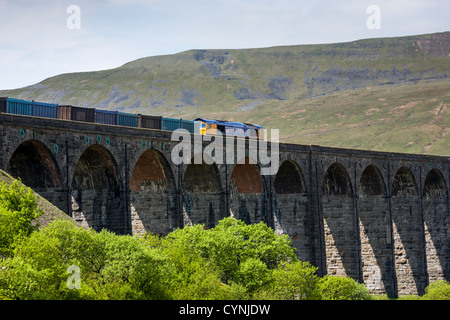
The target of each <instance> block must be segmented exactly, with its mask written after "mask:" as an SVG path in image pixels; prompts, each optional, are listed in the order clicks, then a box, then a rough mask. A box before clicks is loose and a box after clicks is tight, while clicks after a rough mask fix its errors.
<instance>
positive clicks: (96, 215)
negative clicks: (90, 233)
mask: <svg viewBox="0 0 450 320" xmlns="http://www.w3.org/2000/svg"><path fill="white" fill-rule="evenodd" d="M120 186H121V182H120V177H119V170H118V166H117V162H116V160H115V159H114V157H113V156H112V154H111V153H110V152H109V151H108V150H107V149H106V148H105V147H103V146H101V145H98V144H95V145H92V146H89V147H88V148H86V149H85V150H84V152H83V153H82V154H81V156H80V158H79V159H78V162H77V164H76V166H75V170H74V173H73V179H72V184H71V188H72V216H73V217H74V218H75V219H76V220H78V221H79V222H81V223H82V224H84V225H85V226H88V227H92V228H94V229H95V230H101V229H104V228H105V229H108V230H110V231H113V232H116V233H118V234H126V233H128V223H127V217H126V214H125V211H126V210H125V207H124V203H125V199H123V198H124V196H123V194H122V193H121V192H120Z"/></svg>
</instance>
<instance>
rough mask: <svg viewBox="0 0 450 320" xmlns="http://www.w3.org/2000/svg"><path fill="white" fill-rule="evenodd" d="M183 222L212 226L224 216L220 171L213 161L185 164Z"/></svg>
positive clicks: (192, 161)
mask: <svg viewBox="0 0 450 320" xmlns="http://www.w3.org/2000/svg"><path fill="white" fill-rule="evenodd" d="M182 190H183V193H182V206H183V208H182V209H183V223H184V224H185V225H192V224H204V225H205V227H207V228H212V227H214V226H215V225H216V224H217V223H218V221H219V220H221V219H222V218H224V217H225V216H226V212H225V211H226V209H225V208H226V206H225V199H224V197H223V196H222V183H221V180H220V172H219V169H218V167H217V165H216V164H215V163H212V164H210V165H208V164H206V163H205V162H204V161H203V160H202V163H201V164H195V163H194V159H192V160H191V163H190V164H188V165H187V167H186V170H185V172H184V176H183V181H182Z"/></svg>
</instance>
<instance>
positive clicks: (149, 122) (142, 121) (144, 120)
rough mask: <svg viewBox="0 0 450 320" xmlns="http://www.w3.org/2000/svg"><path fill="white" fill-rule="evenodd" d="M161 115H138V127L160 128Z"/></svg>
mask: <svg viewBox="0 0 450 320" xmlns="http://www.w3.org/2000/svg"><path fill="white" fill-rule="evenodd" d="M161 119H162V117H156V116H146V115H143V114H140V115H139V128H145V129H157V130H161Z"/></svg>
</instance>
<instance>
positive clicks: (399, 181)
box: [392, 166, 417, 196]
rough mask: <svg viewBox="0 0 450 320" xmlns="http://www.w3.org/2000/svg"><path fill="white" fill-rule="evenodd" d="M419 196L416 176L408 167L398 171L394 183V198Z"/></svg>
mask: <svg viewBox="0 0 450 320" xmlns="http://www.w3.org/2000/svg"><path fill="white" fill-rule="evenodd" d="M416 194H417V185H416V179H414V175H413V174H412V172H411V170H410V169H409V168H408V167H405V166H403V167H401V168H400V169H398V170H397V173H396V174H395V176H394V181H393V183H392V195H393V196H413V195H416Z"/></svg>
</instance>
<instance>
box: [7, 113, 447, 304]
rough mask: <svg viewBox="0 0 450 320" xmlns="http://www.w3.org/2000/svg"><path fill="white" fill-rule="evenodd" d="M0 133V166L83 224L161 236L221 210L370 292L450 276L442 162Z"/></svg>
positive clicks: (65, 128) (101, 130)
mask: <svg viewBox="0 0 450 320" xmlns="http://www.w3.org/2000/svg"><path fill="white" fill-rule="evenodd" d="M0 136H1V139H0V169H3V170H6V171H8V172H10V173H11V174H13V175H14V176H16V177H21V178H22V180H23V181H24V182H25V183H26V184H27V185H29V186H30V187H32V188H33V189H34V190H36V191H37V192H39V193H40V194H41V195H42V196H44V197H45V198H47V199H49V200H50V201H51V202H52V203H54V204H55V205H56V206H58V207H59V208H61V209H62V210H63V211H65V212H67V214H69V215H71V216H72V217H73V218H75V219H76V220H78V221H80V222H81V223H82V224H83V225H84V226H86V227H92V228H94V229H96V230H101V229H102V228H107V229H109V230H111V231H113V232H116V233H118V234H141V233H145V232H152V233H154V234H160V235H166V234H168V233H169V232H171V231H173V230H175V229H176V228H180V227H183V226H184V225H192V224H197V223H201V224H204V225H205V228H211V227H213V226H214V225H216V224H217V223H218V222H219V221H220V220H221V219H223V218H224V217H227V216H230V215H231V216H233V217H235V218H238V219H241V220H243V221H245V222H246V223H258V222H260V221H263V222H265V223H267V224H268V225H269V226H270V227H272V228H273V229H274V230H275V231H276V232H277V233H278V234H280V235H281V234H287V235H288V236H289V237H290V239H291V240H292V243H293V245H294V247H295V248H296V249H297V256H298V257H299V258H300V259H301V260H305V261H306V260H307V261H310V262H311V263H312V264H313V265H315V266H317V267H318V273H319V274H320V275H324V274H327V273H328V274H333V275H338V276H348V277H352V278H354V279H355V280H357V281H360V282H362V283H364V284H365V285H366V286H367V287H368V288H369V290H370V291H371V292H374V293H384V292H386V293H388V295H389V296H393V297H395V296H397V295H399V294H400V295H402V294H417V293H419V294H422V293H423V292H424V288H425V287H426V286H427V285H428V284H429V283H430V282H433V281H436V280H439V279H445V280H450V263H449V258H448V257H449V253H450V246H449V230H448V229H449V228H448V225H449V196H448V190H449V188H450V186H449V181H450V161H449V158H447V157H436V156H426V155H411V154H398V153H383V152H371V151H361V150H348V149H337V148H325V147H319V146H303V145H294V144H280V146H279V150H280V154H279V161H280V162H279V163H280V167H279V170H278V172H277V174H275V175H273V176H262V175H261V174H260V169H261V164H260V163H258V164H251V163H249V161H246V163H245V164H236V161H234V163H230V164H217V165H216V164H212V165H207V164H205V163H203V164H182V165H176V164H174V163H173V162H172V161H171V151H172V149H173V147H174V146H175V145H176V144H177V141H175V142H174V141H171V133H170V132H166V131H158V130H147V129H136V128H128V127H118V126H107V125H99V124H92V123H82V122H69V121H64V120H53V119H44V118H33V117H26V116H14V115H9V114H0ZM207 144H208V143H207V142H204V143H203V145H204V146H206V145H207ZM193 149H194V148H193ZM225 157H226V153H225V152H224V159H225ZM246 157H247V158H246V159H247V160H248V155H247V154H246ZM233 159H234V158H233Z"/></svg>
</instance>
